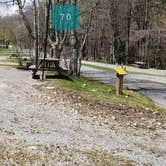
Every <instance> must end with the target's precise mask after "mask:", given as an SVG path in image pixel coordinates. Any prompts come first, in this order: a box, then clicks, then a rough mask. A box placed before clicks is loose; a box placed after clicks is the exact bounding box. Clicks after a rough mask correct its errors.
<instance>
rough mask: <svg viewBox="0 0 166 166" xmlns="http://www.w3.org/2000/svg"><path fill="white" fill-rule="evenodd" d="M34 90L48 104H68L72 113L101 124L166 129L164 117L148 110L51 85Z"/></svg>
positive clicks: (47, 84) (165, 117) (37, 87)
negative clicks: (94, 97) (112, 123)
mask: <svg viewBox="0 0 166 166" xmlns="http://www.w3.org/2000/svg"><path fill="white" fill-rule="evenodd" d="M35 88H36V89H37V90H39V91H41V93H42V94H43V95H42V96H41V98H43V99H44V100H48V101H47V102H48V103H52V104H53V103H58V102H63V103H70V104H71V105H72V111H74V112H76V113H79V114H82V115H85V116H88V117H91V118H94V119H95V120H97V121H100V122H101V123H103V124H108V123H109V121H116V122H118V123H119V125H121V126H124V127H125V126H129V127H134V128H135V127H141V128H144V129H151V130H156V129H157V128H163V129H166V124H165V119H166V116H165V115H163V114H161V113H160V112H158V111H155V110H152V109H149V108H132V107H129V106H127V105H123V104H119V105H113V104H110V103H104V102H102V101H97V100H95V99H93V98H89V97H87V96H85V95H80V94H77V93H76V92H73V91H67V90H64V89H62V88H59V87H56V86H55V84H54V85H53V84H52V83H46V84H43V85H40V86H35Z"/></svg>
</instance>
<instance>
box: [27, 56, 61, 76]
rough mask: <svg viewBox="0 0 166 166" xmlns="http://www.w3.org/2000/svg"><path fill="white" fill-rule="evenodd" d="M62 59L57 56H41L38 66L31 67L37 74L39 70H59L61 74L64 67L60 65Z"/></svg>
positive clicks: (34, 73)
mask: <svg viewBox="0 0 166 166" xmlns="http://www.w3.org/2000/svg"><path fill="white" fill-rule="evenodd" d="M60 61H61V60H60V59H57V58H46V59H44V58H39V64H38V66H37V68H36V66H35V65H33V66H31V67H30V69H32V71H33V75H36V73H37V72H38V71H39V70H43V68H44V70H45V71H57V72H58V73H59V74H60V73H61V70H62V68H61V67H60V66H59V63H60Z"/></svg>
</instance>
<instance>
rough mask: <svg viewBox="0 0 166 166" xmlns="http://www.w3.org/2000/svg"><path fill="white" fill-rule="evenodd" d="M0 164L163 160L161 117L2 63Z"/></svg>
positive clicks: (159, 164) (165, 131)
mask: <svg viewBox="0 0 166 166" xmlns="http://www.w3.org/2000/svg"><path fill="white" fill-rule="evenodd" d="M0 133H1V134H0V166H4V165H8V166H11V165H19V166H22V165H26V166H29V165H37V166H38V165H41V166H57V165H64V166H66V165H67V166H68V165H69V166H70V165H71V166H73V165H81V166H88V165H89V166H93V165H94V166H105V165H106V166H111V165H155V166H164V165H166V124H165V117H164V115H161V114H159V113H157V112H155V111H153V110H150V109H145V110H137V109H133V108H128V107H126V106H123V105H119V106H116V107H115V106H111V105H109V104H107V105H104V104H102V103H100V102H96V103H94V102H91V101H88V100H86V98H84V97H82V96H78V95H77V94H75V93H73V92H65V91H63V90H60V89H59V88H57V87H56V86H55V85H52V84H51V83H49V82H44V83H43V82H40V81H36V80H32V79H31V72H27V71H18V70H16V69H13V68H8V67H0Z"/></svg>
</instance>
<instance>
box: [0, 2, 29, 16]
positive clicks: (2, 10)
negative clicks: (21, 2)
mask: <svg viewBox="0 0 166 166" xmlns="http://www.w3.org/2000/svg"><path fill="white" fill-rule="evenodd" d="M0 1H2V0H0ZM28 2H30V0H27V3H28ZM17 11H18V8H17V6H16V5H10V6H7V5H6V4H1V3H0V16H6V15H12V14H16V13H17Z"/></svg>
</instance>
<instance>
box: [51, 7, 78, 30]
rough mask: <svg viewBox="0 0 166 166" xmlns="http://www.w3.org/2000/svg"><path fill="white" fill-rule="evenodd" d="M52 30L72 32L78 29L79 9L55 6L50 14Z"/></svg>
mask: <svg viewBox="0 0 166 166" xmlns="http://www.w3.org/2000/svg"><path fill="white" fill-rule="evenodd" d="M51 25H52V29H54V30H57V31H73V30H78V29H79V27H80V9H79V8H78V7H77V6H75V5H55V6H53V8H52V12H51Z"/></svg>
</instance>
